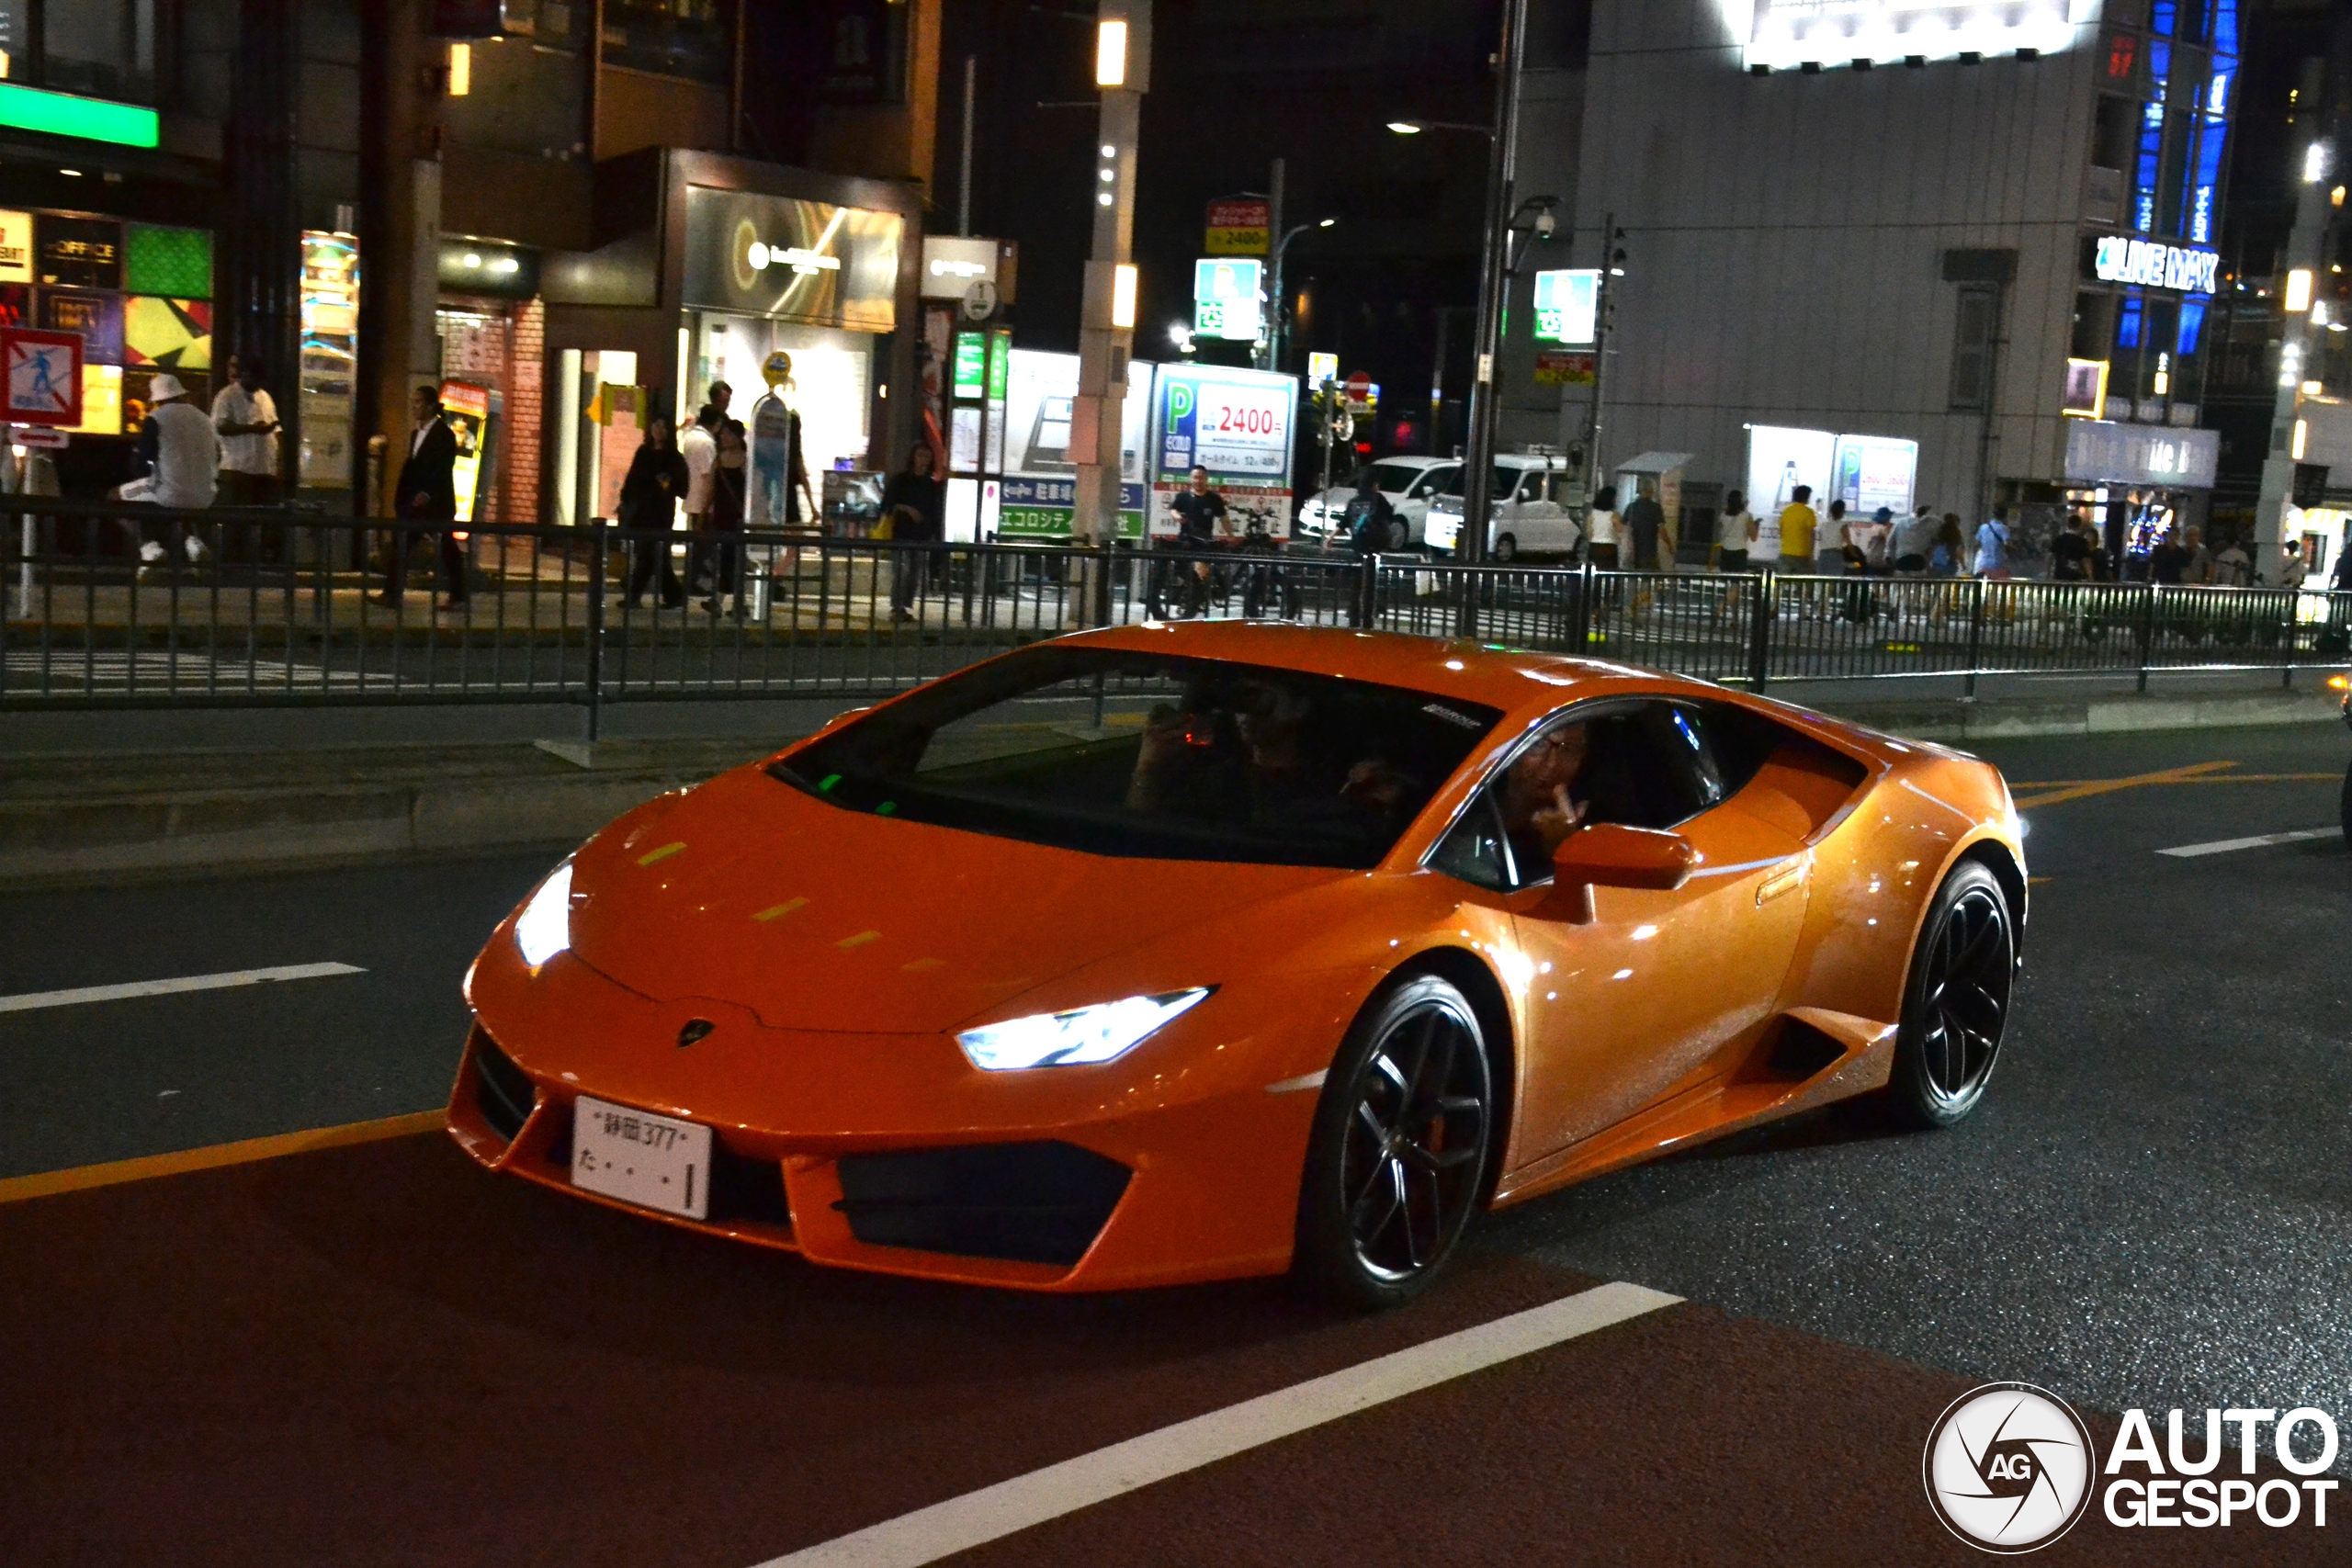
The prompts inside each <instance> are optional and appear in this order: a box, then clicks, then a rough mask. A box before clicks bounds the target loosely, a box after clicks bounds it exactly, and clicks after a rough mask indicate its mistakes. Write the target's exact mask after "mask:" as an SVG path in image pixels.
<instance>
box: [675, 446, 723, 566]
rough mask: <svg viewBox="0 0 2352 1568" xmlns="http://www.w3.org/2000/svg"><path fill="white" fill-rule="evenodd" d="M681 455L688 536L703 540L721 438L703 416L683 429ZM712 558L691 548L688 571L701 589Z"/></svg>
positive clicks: (702, 549) (689, 548)
mask: <svg viewBox="0 0 2352 1568" xmlns="http://www.w3.org/2000/svg"><path fill="white" fill-rule="evenodd" d="M709 412H710V409H709V407H708V406H707V405H705V407H704V408H703V410H702V413H704V414H707V413H709ZM678 455H679V456H680V457H684V459H685V460H686V532H687V533H689V534H693V535H696V536H700V535H702V534H704V533H706V532H707V531H708V529H709V526H710V525H709V521H708V513H709V512H710V470H711V469H712V468H713V467H715V466H716V465H717V464H718V435H717V434H716V433H715V432H713V431H709V430H706V429H704V428H703V422H702V417H701V415H700V414H697V415H696V416H695V417H694V418H692V419H689V420H687V421H686V423H684V425H682V426H680V427H679V430H678ZM709 555H710V552H709V551H708V550H707V549H705V548H704V547H702V546H701V545H699V544H696V545H693V546H690V547H688V549H687V553H686V558H687V560H688V561H689V562H690V563H691V565H690V567H689V569H688V570H689V571H690V573H691V575H692V576H693V578H694V586H695V588H697V589H699V588H701V587H702V586H703V578H704V576H705V574H706V573H707V572H708V571H709V570H710V560H709Z"/></svg>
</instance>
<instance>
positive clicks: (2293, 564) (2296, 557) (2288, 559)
mask: <svg viewBox="0 0 2352 1568" xmlns="http://www.w3.org/2000/svg"><path fill="white" fill-rule="evenodd" d="M2310 575H2311V567H2310V566H2309V565H2308V564H2307V563H2305V561H2304V560H2303V546H2302V541H2301V540H2300V539H2281V540H2280V541H2279V542H2278V586H2279V587H2281V588H2293V589H2300V588H2301V587H2302V585H2303V579H2304V578H2306V577H2308V576H2310Z"/></svg>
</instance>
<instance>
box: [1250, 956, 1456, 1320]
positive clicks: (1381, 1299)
mask: <svg viewBox="0 0 2352 1568" xmlns="http://www.w3.org/2000/svg"><path fill="white" fill-rule="evenodd" d="M1494 1103H1495V1101H1494V1089H1493V1082H1492V1077H1491V1073H1490V1070H1489V1065H1488V1058H1487V1041H1486V1034H1485V1032H1484V1031H1483V1030H1481V1029H1480V1028H1479V1026H1478V1014H1477V1011H1476V1010H1475V1009H1474V1008H1472V1007H1471V1005H1470V1003H1469V1000H1468V999H1467V998H1464V996H1463V994H1462V993H1461V992H1460V991H1458V990H1456V989H1455V988H1454V987H1453V986H1451V985H1449V984H1448V983H1447V982H1445V981H1444V980H1442V979H1440V978H1438V977H1437V976H1434V975H1417V976H1411V977H1409V978H1407V979H1405V980H1404V981H1402V982H1400V983H1397V984H1394V985H1391V986H1389V987H1385V989H1383V990H1382V991H1381V992H1380V993H1379V994H1377V995H1376V996H1374V998H1373V999H1372V1000H1371V1001H1369V1002H1367V1003H1366V1004H1365V1005H1364V1009H1363V1012H1361V1013H1360V1014H1358V1015H1357V1017H1356V1021H1355V1023H1354V1025H1353V1026H1352V1027H1351V1028H1350V1029H1349V1031H1348V1035H1347V1039H1346V1040H1345V1041H1344V1042H1342V1043H1341V1044H1340V1054H1339V1056H1338V1057H1337V1059H1336V1060H1334V1061H1333V1063H1332V1064H1331V1069H1330V1072H1329V1075H1328V1076H1327V1077H1325V1079H1324V1081H1323V1097H1322V1099H1321V1100H1320V1101H1319V1102H1318V1103H1317V1106H1316V1109H1315V1126H1314V1131H1313V1132H1312V1134H1310V1135H1309V1137H1308V1139H1307V1145H1306V1170H1305V1173H1304V1174H1303V1176H1302V1177H1301V1179H1300V1182H1299V1194H1298V1232H1297V1253H1296V1257H1295V1264H1294V1270H1295V1274H1296V1276H1297V1278H1298V1279H1299V1280H1300V1282H1301V1283H1302V1284H1304V1285H1306V1287H1307V1288H1308V1289H1310V1290H1311V1291H1313V1292H1315V1293H1317V1295H1319V1296H1321V1297H1323V1298H1324V1299H1325V1300H1327V1301H1329V1302H1331V1303H1335V1304H1337V1305H1340V1306H1342V1307H1345V1308H1348V1309H1350V1310H1351V1311H1356V1312H1376V1311H1381V1310H1384V1309H1385V1308H1389V1307H1396V1306H1401V1305H1403V1304H1404V1303H1407V1302H1408V1301H1410V1300H1412V1299H1413V1298H1414V1297H1415V1296H1418V1295H1419V1294H1420V1293H1421V1292H1423V1291H1425V1290H1427V1289H1428V1288H1429V1287H1430V1282H1431V1281H1432V1280H1435V1279H1436V1278H1437V1276H1438V1274H1439V1273H1440V1272H1441V1271H1442V1269H1444V1267H1445V1264H1446V1261H1447V1259H1448V1258H1451V1257H1452V1256H1453V1249H1454V1244H1455V1242H1456V1241H1458V1240H1459V1239H1460V1238H1461V1235H1462V1231H1463V1227H1464V1225H1465V1224H1468V1223H1469V1219H1470V1215H1471V1213H1472V1211H1474V1210H1475V1209H1476V1207H1477V1206H1478V1204H1479V1202H1480V1201H1481V1199H1482V1198H1483V1196H1484V1194H1485V1192H1486V1177H1487V1161H1488V1160H1489V1159H1490V1158H1491V1157H1492V1156H1493V1150H1494V1147H1495V1137H1494Z"/></svg>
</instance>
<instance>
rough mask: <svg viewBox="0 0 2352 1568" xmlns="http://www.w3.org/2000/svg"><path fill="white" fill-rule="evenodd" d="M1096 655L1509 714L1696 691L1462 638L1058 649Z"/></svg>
mask: <svg viewBox="0 0 2352 1568" xmlns="http://www.w3.org/2000/svg"><path fill="white" fill-rule="evenodd" d="M1060 640H1062V641H1065V642H1070V643H1080V644H1091V645H1093V646H1096V647H1102V648H1120V649H1135V650H1137V651H1140V652H1150V653H1167V654H1174V655H1178V656H1181V657H1184V658H1192V659H1227V660H1234V661H1235V662H1237V663H1243V664H1262V665H1269V666H1272V667H1273V668H1275V669H1278V670H1298V671H1307V672H1310V673H1314V674H1319V675H1336V676H1339V677H1340V678H1342V679H1346V680H1356V681H1371V682H1377V683H1379V684H1381V685H1385V686H1401V687H1404V688H1405V689H1407V690H1408V691H1417V692H1428V693H1430V694H1432V695H1435V696H1452V697H1459V698H1461V699H1463V700H1464V701H1466V702H1475V703H1481V704H1484V705H1487V706H1488V707H1494V708H1500V709H1501V710H1503V711H1504V712H1505V713H1513V712H1517V711H1520V710H1521V709H1526V708H1531V707H1532V708H1542V709H1549V708H1553V707H1556V706H1558V705H1560V704H1561V703H1564V702H1566V701H1568V700H1570V699H1571V698H1572V697H1577V696H1589V695H1594V694H1598V693H1600V692H1602V691H1606V690H1611V689H1614V688H1619V687H1623V686H1626V685H1634V686H1646V687H1649V688H1650V689H1653V690H1658V691H1674V692H1683V691H1688V692H1691V693H1698V692H1702V691H1703V690H1705V689H1706V688H1704V687H1703V686H1702V683H1701V682H1695V681H1689V680H1685V679H1684V678H1683V677H1681V676H1678V675H1668V674H1663V673H1660V672H1659V671H1653V670H1643V669H1638V668H1636V667H1634V666H1633V665H1629V664H1613V663H1610V662H1608V661H1606V660H1597V659H1572V658H1569V657H1568V656H1567V655H1566V654H1558V653H1538V652H1534V651H1532V650H1528V649H1512V648H1506V647H1502V646H1499V645H1496V644H1491V643H1481V642H1476V641H1472V640H1470V639H1467V638H1445V637H1416V636H1413V635H1411V634H1409V633H1405V632H1380V631H1354V630H1351V629H1349V628H1347V627H1344V626H1292V625H1289V624H1288V623H1285V622H1280V621H1215V620H1210V621H1170V622H1159V621H1148V622H1145V623H1144V624H1142V625H1140V626H1114V627H1110V628H1107V629H1105V630H1103V631H1093V632H1081V633H1079V634H1076V635H1075V636H1072V637H1067V638H1062V639H1060Z"/></svg>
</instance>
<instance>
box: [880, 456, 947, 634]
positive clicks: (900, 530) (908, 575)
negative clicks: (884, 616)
mask: <svg viewBox="0 0 2352 1568" xmlns="http://www.w3.org/2000/svg"><path fill="white" fill-rule="evenodd" d="M934 456H935V455H934V454H933V452H932V449H931V444H930V443H929V442H919V443H917V444H916V446H915V449H914V450H913V451H911V452H910V453H908V454H907V465H906V467H905V468H900V469H899V471H898V472H897V473H895V474H892V475H891V476H890V482H889V483H888V484H887V485H885V486H884V487H883V488H882V515H883V516H884V517H886V518H888V519H889V522H890V537H891V538H893V539H895V540H899V541H901V542H904V543H907V544H920V545H926V546H928V545H934V544H937V543H938V542H939V541H940V540H942V539H944V538H945V537H946V536H947V518H946V505H947V487H946V486H944V485H943V484H941V483H940V482H939V478H938V473H937V469H936V467H935V462H934ZM891 553H892V554H893V555H894V556H896V557H897V562H896V565H895V568H894V570H892V572H891V577H890V618H891V619H892V620H894V621H907V620H912V619H913V618H914V610H913V609H912V607H911V606H912V605H913V604H914V602H915V596H916V595H917V594H919V593H921V592H922V584H923V579H924V578H925V577H927V576H929V575H930V571H931V566H932V557H933V555H934V554H936V553H937V552H935V551H933V550H930V549H920V550H895V551H893V552H891Z"/></svg>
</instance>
